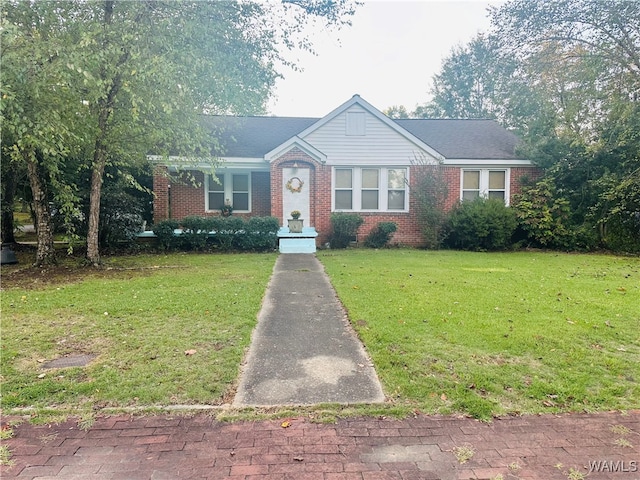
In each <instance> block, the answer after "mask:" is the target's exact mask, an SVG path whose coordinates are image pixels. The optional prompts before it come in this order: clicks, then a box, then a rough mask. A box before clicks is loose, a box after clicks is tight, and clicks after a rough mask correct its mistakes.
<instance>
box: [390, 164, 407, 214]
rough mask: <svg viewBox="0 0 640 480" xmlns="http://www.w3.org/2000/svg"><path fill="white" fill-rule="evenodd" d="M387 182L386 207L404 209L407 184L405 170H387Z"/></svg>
mask: <svg viewBox="0 0 640 480" xmlns="http://www.w3.org/2000/svg"><path fill="white" fill-rule="evenodd" d="M387 183H388V185H387V194H388V201H387V208H388V209H389V210H404V201H405V190H406V185H407V179H406V170H405V169H394V170H388V175H387Z"/></svg>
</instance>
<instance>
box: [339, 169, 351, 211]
mask: <svg viewBox="0 0 640 480" xmlns="http://www.w3.org/2000/svg"><path fill="white" fill-rule="evenodd" d="M335 201H336V203H335V205H336V210H351V209H352V208H353V171H352V170H351V169H350V168H340V169H336V197H335Z"/></svg>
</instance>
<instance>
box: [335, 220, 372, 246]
mask: <svg viewBox="0 0 640 480" xmlns="http://www.w3.org/2000/svg"><path fill="white" fill-rule="evenodd" d="M363 223H364V219H363V218H362V217H361V216H360V215H358V214H357V213H332V214H331V225H332V227H333V233H332V235H331V238H330V239H329V245H330V246H331V248H347V247H348V246H349V242H351V241H352V239H353V238H354V237H355V236H356V233H357V232H358V228H360V225H362V224H363Z"/></svg>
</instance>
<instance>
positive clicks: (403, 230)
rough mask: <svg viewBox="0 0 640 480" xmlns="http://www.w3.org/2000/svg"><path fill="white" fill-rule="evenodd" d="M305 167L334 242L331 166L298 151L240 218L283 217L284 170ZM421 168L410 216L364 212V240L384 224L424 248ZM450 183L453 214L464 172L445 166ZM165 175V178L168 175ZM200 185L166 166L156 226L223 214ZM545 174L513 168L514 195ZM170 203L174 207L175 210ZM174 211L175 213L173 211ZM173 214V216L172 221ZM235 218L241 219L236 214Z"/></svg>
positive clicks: (324, 235) (256, 184) (321, 227)
mask: <svg viewBox="0 0 640 480" xmlns="http://www.w3.org/2000/svg"><path fill="white" fill-rule="evenodd" d="M294 162H295V163H297V165H298V166H299V167H301V168H309V169H310V182H309V183H310V185H309V195H310V203H311V207H312V211H311V218H310V219H309V223H308V224H309V225H311V226H313V227H315V229H316V230H317V232H318V234H319V236H318V238H317V244H318V245H323V244H325V243H326V242H328V241H329V237H330V235H331V167H329V166H327V165H323V164H321V163H320V162H317V161H316V160H315V159H313V158H312V157H310V156H309V155H307V154H306V153H304V152H303V151H302V150H299V149H297V148H294V149H292V150H291V151H289V152H287V153H285V154H284V155H282V156H281V157H280V158H278V159H276V160H275V161H273V162H272V164H271V172H270V173H269V172H252V174H251V198H252V203H251V209H252V211H251V214H237V215H240V216H268V215H272V216H274V217H276V218H278V219H279V220H280V223H281V224H282V225H284V223H285V219H284V218H282V181H283V179H282V169H283V168H284V167H292V166H293V164H294ZM420 168H423V167H420V166H412V167H410V175H409V178H410V180H411V184H410V187H409V188H410V190H409V212H407V213H404V212H389V213H360V215H361V216H362V218H363V219H364V223H363V224H362V226H361V227H360V229H359V230H358V241H363V240H364V238H365V237H366V236H367V235H368V234H369V232H370V231H371V230H372V229H373V228H375V226H376V225H377V224H378V223H379V222H395V223H396V224H397V225H398V230H397V231H396V233H395V234H394V235H393V237H392V239H391V242H392V243H397V244H402V245H410V246H420V245H422V243H423V240H422V235H421V233H420V226H419V225H418V222H417V205H416V203H417V202H416V198H415V195H412V194H411V189H412V188H417V187H416V182H417V180H418V177H419V172H418V170H419V169H420ZM441 168H442V174H443V177H444V180H445V181H446V182H447V184H448V186H449V189H448V195H447V200H446V202H445V208H446V209H447V210H450V209H451V208H453V207H454V206H455V205H456V204H457V203H458V201H459V199H460V174H461V169H460V168H458V167H441ZM163 172H164V173H165V174H163ZM191 174H192V175H193V179H194V180H195V182H196V183H197V186H193V185H192V184H191V183H190V182H189V181H183V182H170V181H169V178H168V177H167V175H166V168H165V167H158V170H157V172H155V174H154V179H153V180H154V183H153V185H154V192H155V198H154V221H156V222H158V221H160V220H164V219H166V218H175V219H178V220H179V219H181V218H184V217H185V216H187V215H201V216H207V215H208V216H215V215H219V212H217V211H216V212H205V190H204V174H203V173H202V172H198V171H193V172H191ZM541 174H542V172H541V170H539V169H535V168H528V167H517V168H512V169H511V185H510V189H511V196H513V195H514V194H517V193H519V192H520V191H521V179H522V177H527V178H529V179H530V180H535V179H537V178H539V177H540V176H541ZM169 201H170V205H169ZM169 206H170V211H169ZM169 215H170V217H169ZM234 215H235V214H234Z"/></svg>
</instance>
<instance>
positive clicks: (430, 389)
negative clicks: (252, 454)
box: [0, 249, 640, 419]
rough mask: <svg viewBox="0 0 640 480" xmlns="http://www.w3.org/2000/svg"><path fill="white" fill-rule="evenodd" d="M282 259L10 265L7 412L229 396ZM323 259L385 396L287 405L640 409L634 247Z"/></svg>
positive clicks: (388, 409)
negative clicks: (52, 269)
mask: <svg viewBox="0 0 640 480" xmlns="http://www.w3.org/2000/svg"><path fill="white" fill-rule="evenodd" d="M275 258H276V256H275V254H238V255H218V254H214V255H211V254H203V255H198V254H170V255H138V256H135V257H120V258H112V259H109V260H108V269H107V270H100V271H97V272H96V271H93V270H86V269H83V270H80V271H79V272H78V270H77V269H74V268H70V269H69V271H68V273H67V271H66V270H65V268H64V266H63V268H58V269H57V270H56V272H57V273H56V275H60V276H55V277H51V276H49V280H48V281H44V282H43V281H42V276H40V277H38V278H34V279H33V281H32V280H31V279H30V278H26V279H24V278H23V279H22V280H21V281H20V282H15V281H12V278H11V275H8V276H6V275H5V273H6V272H7V271H9V270H5V268H4V267H3V272H2V273H3V288H4V290H3V291H2V295H1V297H2V298H1V306H2V338H1V341H2V348H1V350H0V354H1V359H0V360H1V362H0V363H1V374H2V376H1V378H0V380H1V381H2V389H1V392H2V408H3V409H4V413H5V414H6V413H9V412H11V411H18V410H16V409H18V408H21V407H34V408H35V409H36V411H38V410H40V411H43V410H49V411H51V412H52V414H55V412H62V413H63V414H64V412H74V413H78V412H89V414H90V413H91V412H92V411H94V410H98V411H99V409H101V408H105V407H113V408H114V409H116V410H117V409H118V408H122V407H140V408H147V407H154V406H167V405H177V404H184V405H195V404H207V405H223V404H228V403H230V402H231V400H232V395H233V393H234V388H235V384H236V381H237V377H238V374H239V372H240V363H241V361H242V358H243V354H244V353H245V351H246V349H247V347H248V345H249V341H250V336H251V331H252V329H253V328H254V326H255V324H256V318H257V313H258V311H259V308H260V305H261V301H262V298H263V295H264V292H265V288H266V286H267V283H268V280H269V277H270V275H271V273H272V268H273V264H274V261H275ZM318 258H319V259H320V261H321V262H322V263H323V264H324V265H325V268H326V271H327V273H328V274H329V275H330V278H331V281H332V283H333V285H334V287H335V288H336V291H337V293H338V295H339V297H340V299H341V301H342V302H343V304H344V306H345V308H346V309H347V310H348V313H349V317H350V321H351V322H352V324H353V326H354V328H355V329H356V331H357V333H358V335H359V336H360V338H361V339H362V340H363V342H364V343H365V346H366V348H367V350H368V352H369V354H370V356H371V358H372V360H373V362H374V364H375V366H376V369H377V372H378V375H379V376H380V379H381V381H382V383H383V386H384V389H385V393H386V394H387V397H388V399H389V400H388V402H387V404H386V405H383V406H371V407H354V406H351V407H339V406H335V405H323V406H318V407H315V411H314V409H313V408H309V409H292V408H287V409H286V410H281V411H280V412H286V415H287V416H293V415H295V414H296V412H298V414H305V412H306V413H308V414H309V415H311V416H313V417H314V418H317V419H322V418H327V419H331V418H335V415H346V414H371V415H403V414H404V415H406V414H408V413H411V412H413V411H420V412H424V413H444V414H447V413H464V414H470V415H473V416H475V417H478V418H484V419H488V418H490V417H491V416H492V415H500V414H511V413H514V414H516V413H538V412H561V411H582V410H585V411H596V410H612V409H631V408H638V407H640V400H639V399H640V386H639V383H638V382H639V381H640V307H639V305H640V259H639V258H637V257H616V256H607V255H577V254H559V253H531V252H518V253H491V254H489V253H468V252H452V251H440V252H428V251H420V250H370V249H362V250H359V249H356V250H347V251H322V252H319V253H318ZM12 268H13V267H12ZM34 273H35V272H34ZM34 277H37V275H34ZM45 277H46V276H45ZM16 284H17V286H16ZM73 354H93V355H97V356H96V358H95V359H94V360H93V361H92V362H91V363H90V364H89V365H88V366H87V367H85V368H78V367H76V368H66V369H53V370H45V369H43V368H42V366H43V363H44V362H45V361H49V360H52V359H55V358H60V357H62V356H65V355H73ZM294 410H295V411H294ZM278 412H279V411H278V410H277V409H267V410H266V411H253V410H251V409H245V410H243V411H240V412H233V411H232V410H231V411H227V412H225V413H223V412H221V413H220V414H219V415H227V418H239V416H244V418H247V416H249V417H251V416H252V415H253V416H254V418H256V417H257V416H258V415H265V414H267V415H271V414H275V415H278V414H279V413H278Z"/></svg>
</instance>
